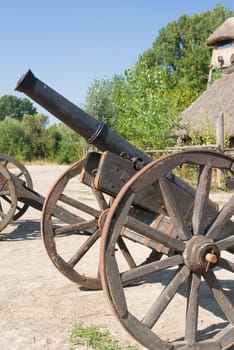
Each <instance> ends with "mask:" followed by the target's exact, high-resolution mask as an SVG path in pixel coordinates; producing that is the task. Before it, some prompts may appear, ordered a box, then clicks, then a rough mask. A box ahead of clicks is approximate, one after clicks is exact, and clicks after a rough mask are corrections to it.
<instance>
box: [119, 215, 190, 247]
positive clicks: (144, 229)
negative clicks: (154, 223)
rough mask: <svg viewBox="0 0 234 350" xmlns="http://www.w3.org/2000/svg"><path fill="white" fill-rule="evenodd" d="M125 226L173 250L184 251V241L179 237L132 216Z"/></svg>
mask: <svg viewBox="0 0 234 350" xmlns="http://www.w3.org/2000/svg"><path fill="white" fill-rule="evenodd" d="M125 226H126V227H127V228H129V229H130V230H133V231H136V232H138V233H141V234H142V235H143V236H146V237H148V238H150V239H152V241H155V242H157V243H161V244H163V245H165V246H166V247H168V248H170V249H171V250H178V251H183V250H184V248H185V244H184V242H182V241H180V240H179V239H177V238H172V237H170V236H168V235H167V234H165V233H164V232H162V231H160V230H158V229H155V228H153V227H151V226H149V225H147V224H145V223H143V222H142V221H140V220H137V219H135V218H133V217H131V216H128V217H127V219H126V222H125Z"/></svg>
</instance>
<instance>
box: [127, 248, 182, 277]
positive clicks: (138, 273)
mask: <svg viewBox="0 0 234 350" xmlns="http://www.w3.org/2000/svg"><path fill="white" fill-rule="evenodd" d="M182 263H183V258H182V257H181V256H180V255H174V256H171V257H169V258H166V259H163V260H160V261H155V262H151V263H149V264H147V265H141V266H138V267H136V268H133V269H132V270H128V271H125V272H123V273H121V281H122V283H127V282H130V281H132V280H136V279H138V278H141V277H144V276H146V275H149V274H151V273H154V272H158V271H161V270H165V269H168V268H171V267H175V266H178V265H180V264H182Z"/></svg>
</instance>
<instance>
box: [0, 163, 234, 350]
mask: <svg viewBox="0 0 234 350" xmlns="http://www.w3.org/2000/svg"><path fill="white" fill-rule="evenodd" d="M27 168H28V170H29V173H30V174H31V176H32V179H33V183H34V189H35V190H36V191H37V192H39V193H40V194H41V195H43V196H45V195H46V194H47V192H48V190H49V188H50V187H51V186H52V184H53V183H54V181H55V179H57V178H58V176H59V175H61V174H62V173H63V171H64V170H65V169H67V166H55V165H29V166H27ZM227 196H230V194H225V193H219V194H215V195H214V197H215V199H216V200H218V201H219V203H223V202H225V201H226V200H227ZM40 216H41V212H39V211H37V210H35V209H33V208H29V209H28V210H27V212H26V213H25V214H24V216H23V217H22V218H20V219H19V220H18V221H17V222H14V223H12V224H10V225H8V226H7V227H6V228H5V229H4V230H3V232H1V236H0V245H1V250H0V256H1V267H0V279H1V285H0V310H1V318H0V329H1V337H0V350H32V349H38V350H39V349H40V350H41V349H48V350H71V349H75V347H72V346H71V344H70V343H69V334H70V332H71V329H72V328H73V326H74V325H75V324H76V323H78V322H80V321H82V322H84V323H85V324H87V325H91V324H95V325H97V326H99V327H104V328H106V329H108V330H109V331H110V332H111V334H112V335H113V337H115V338H116V339H118V340H119V341H120V342H121V343H122V344H127V343H129V344H132V345H133V344H136V342H135V341H134V340H133V339H132V337H131V336H130V335H128V334H127V332H126V331H125V330H124V329H123V328H122V326H121V325H120V324H119V322H118V321H117V319H116V318H115V317H114V316H113V314H112V310H111V309H110V307H109V305H108V303H107V301H106V298H105V296H104V293H103V291H101V290H100V291H88V290H82V289H80V288H79V286H78V285H76V284H75V283H73V282H71V281H70V280H68V279H67V278H65V277H64V276H63V275H62V274H61V273H60V272H59V271H58V270H57V269H56V268H55V267H54V265H53V264H52V263H51V261H50V259H49V257H48V255H47V253H46V251H45V248H44V245H43V242H42V240H41V237H40ZM69 244H71V246H69ZM73 244H74V243H73V242H72V241H70V243H67V249H68V250H69V249H71V248H72V245H73ZM139 249H140V248H139ZM93 254H94V256H93V257H91V259H90V265H89V266H85V268H86V269H87V271H88V272H90V273H92V272H93V270H95V269H96V268H97V264H98V250H97V251H95V252H94V253H93ZM139 254H140V250H139ZM222 277H223V279H224V280H225V276H222ZM156 282H157V285H158V292H159V291H160V289H161V288H163V287H164V286H165V284H166V281H160V280H159V281H156V280H154V281H153V280H149V281H148V282H147V283H145V284H142V285H140V286H135V287H131V288H128V291H127V293H129V295H131V297H132V299H133V300H138V299H137V298H139V300H140V302H139V309H144V308H145V303H144V300H145V297H146V300H150V299H151V298H152V297H155V283H156ZM226 288H227V290H228V291H229V292H230V293H231V290H232V291H233V278H232V279H231V280H230V278H229V279H228V280H227V281H226ZM231 288H232V289H231ZM204 293H206V291H205V290H204ZM184 301H185V296H184V295H183V291H181V293H180V294H179V295H178V298H177V299H176V301H175V305H174V306H173V308H174V309H173V308H170V309H169V310H168V312H167V313H166V315H165V318H164V319H163V321H162V322H161V323H160V325H159V327H160V331H161V333H162V336H163V337H165V338H167V337H169V336H171V335H173V334H177V332H180V330H181V327H182V325H183V317H184V313H183V312H184V305H185V302H184ZM178 310H179V312H178ZM175 315H176V322H175ZM212 323H214V324H219V325H220V327H222V325H223V324H224V323H225V321H224V319H223V316H222V315H221V314H220V313H219V311H218V308H217V306H216V305H213V304H212V301H211V300H210V296H209V295H207V297H206V298H205V300H204V302H203V304H202V307H201V324H200V325H199V326H201V327H202V328H203V329H205V328H206V327H209V325H210V324H212ZM210 331H212V330H210ZM137 346H138V349H143V347H142V346H141V345H137ZM85 348H86V347H85ZM77 349H82V347H81V346H79V347H77Z"/></svg>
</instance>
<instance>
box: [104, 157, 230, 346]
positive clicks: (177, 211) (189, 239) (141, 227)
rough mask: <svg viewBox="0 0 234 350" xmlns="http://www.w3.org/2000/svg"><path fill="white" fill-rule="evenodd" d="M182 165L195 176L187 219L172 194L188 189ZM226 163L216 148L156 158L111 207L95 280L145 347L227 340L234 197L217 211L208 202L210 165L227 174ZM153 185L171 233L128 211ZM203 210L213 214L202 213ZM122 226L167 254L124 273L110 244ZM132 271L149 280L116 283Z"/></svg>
mask: <svg viewBox="0 0 234 350" xmlns="http://www.w3.org/2000/svg"><path fill="white" fill-rule="evenodd" d="M184 164H185V165H186V171H188V168H191V169H192V172H193V179H194V177H195V175H196V181H195V183H194V185H193V190H192V192H193V191H194V199H193V200H192V201H191V202H189V203H186V205H187V206H188V207H191V220H187V218H184V216H183V213H182V211H181V203H182V202H183V197H181V196H179V197H177V196H176V194H177V193H178V192H177V190H176V187H177V186H180V187H181V186H183V187H184V188H185V189H186V188H187V184H186V182H187V181H186V180H184V179H182V180H183V181H180V178H179V177H180V174H181V173H183V171H184V170H183V168H182V169H181V167H182V165H184ZM233 165H234V162H233V160H232V159H231V158H228V157H225V156H223V155H221V154H218V153H215V152H199V151H197V152H181V153H178V154H175V155H171V156H167V157H163V158H160V159H158V160H156V161H154V162H152V163H150V164H148V165H147V166H146V167H145V168H143V169H142V170H141V171H140V172H139V173H137V174H136V175H135V176H134V177H133V178H131V179H130V180H129V182H128V183H127V184H126V185H125V186H124V187H123V188H122V190H121V191H120V193H119V194H118V196H117V197H116V199H115V200H114V203H113V204H112V206H111V208H110V211H109V214H108V216H107V218H106V221H105V224H104V229H103V234H102V244H101V255H100V263H101V269H100V271H101V279H102V286H103V289H104V290H105V293H106V295H107V297H108V300H109V302H110V305H111V307H112V309H113V310H114V313H115V314H116V316H117V318H118V319H119V321H120V322H121V324H122V325H123V326H124V328H125V329H126V330H127V331H128V332H129V333H130V334H131V335H132V336H133V337H134V338H135V339H136V340H137V341H139V342H140V343H141V344H142V345H143V346H145V347H146V348H148V349H151V350H155V349H158V350H166V349H170V350H172V349H173V350H174V349H180V350H182V349H183V350H187V349H193V350H198V349H199V350H201V349H202V350H203V349H204V350H218V349H219V350H220V349H231V348H230V347H231V346H232V345H234V307H233V300H234V297H233V296H234V281H233V271H234V260H233V250H234V235H233V232H234V223H233V221H232V216H233V214H234V196H231V197H230V199H229V200H227V203H226V204H225V205H224V206H223V207H222V208H221V209H220V210H219V209H218V207H217V206H215V205H214V204H213V203H212V202H211V200H210V199H211V197H212V195H211V187H212V178H213V177H212V174H213V173H214V172H215V169H223V170H225V171H226V172H229V173H230V174H231V175H232V174H233V169H234V166H233ZM173 174H174V175H176V177H175V176H174V175H173ZM178 184H179V185H178ZM158 185H159V186H160V189H161V193H162V198H163V201H164V209H165V212H166V213H167V215H168V216H169V218H170V221H171V223H172V224H173V225H174V229H175V232H176V235H175V236H168V235H167V234H166V233H165V232H163V231H161V230H158V229H154V228H153V227H152V225H147V224H145V223H143V222H142V221H141V220H138V219H137V218H133V217H132V216H131V210H132V208H133V207H134V202H135V198H136V197H139V196H140V195H141V194H144V191H145V190H146V188H148V187H149V186H151V188H152V192H154V189H155V190H156V188H157V186H158ZM191 185H192V183H191V182H189V186H191ZM142 205H145V203H144V202H143V201H142ZM155 205H157V204H155ZM210 211H213V213H215V211H217V214H216V215H210V214H209V215H208V213H210ZM126 229H130V230H132V231H134V232H135V233H136V234H141V235H144V236H145V239H150V240H151V241H154V242H155V244H156V243H159V244H161V245H163V246H164V247H167V248H168V254H164V256H163V257H162V259H161V260H160V261H155V262H151V263H146V264H144V266H140V267H136V268H135V269H132V270H127V271H124V270H123V269H122V266H121V265H120V263H119V260H118V257H117V251H116V246H117V242H118V239H119V237H121V235H122V234H123V231H124V230H126ZM136 277H137V278H145V279H146V280H147V278H148V279H149V283H148V285H147V284H144V285H142V286H135V287H131V288H123V283H126V282H130V281H131V280H134V279H136ZM154 282H155V283H154ZM142 305H144V307H142ZM142 310H143V311H142ZM207 314H208V316H209V317H207ZM181 316H183V317H182V318H181ZM181 319H183V321H181ZM181 322H182V323H181Z"/></svg>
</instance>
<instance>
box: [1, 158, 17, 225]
mask: <svg viewBox="0 0 234 350" xmlns="http://www.w3.org/2000/svg"><path fill="white" fill-rule="evenodd" d="M16 206H17V194H16V188H15V185H14V182H13V179H12V176H11V174H10V172H9V171H8V170H7V168H6V167H5V166H4V165H3V164H1V163H0V231H2V230H3V229H4V228H5V227H6V226H7V225H8V224H9V223H10V221H11V220H12V219H13V217H14V213H15V210H16Z"/></svg>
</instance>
